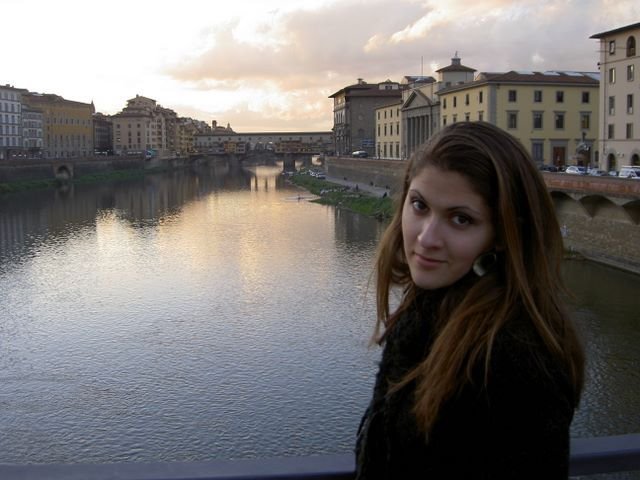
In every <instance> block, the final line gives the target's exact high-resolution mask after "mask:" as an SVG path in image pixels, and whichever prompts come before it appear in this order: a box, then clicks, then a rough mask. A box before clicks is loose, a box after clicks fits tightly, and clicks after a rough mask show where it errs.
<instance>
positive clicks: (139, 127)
mask: <svg viewBox="0 0 640 480" xmlns="http://www.w3.org/2000/svg"><path fill="white" fill-rule="evenodd" d="M111 118H112V121H113V149H114V153H116V154H117V155H123V154H138V153H143V152H146V153H147V154H149V153H150V154H153V155H158V156H161V157H165V156H171V155H175V154H176V153H177V152H178V149H179V145H180V133H179V129H178V123H179V122H178V116H177V114H176V113H175V112H174V111H173V110H170V109H168V108H163V107H162V106H160V105H158V104H157V102H156V101H155V100H153V99H151V98H147V97H143V96H141V95H136V96H135V98H132V99H129V100H127V106H126V107H125V108H124V109H122V111H121V112H119V113H117V114H115V115H113V116H112V117H111Z"/></svg>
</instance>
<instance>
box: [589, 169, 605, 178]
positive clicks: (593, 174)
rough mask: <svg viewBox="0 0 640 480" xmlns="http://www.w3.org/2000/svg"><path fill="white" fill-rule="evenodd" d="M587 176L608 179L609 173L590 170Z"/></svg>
mask: <svg viewBox="0 0 640 480" xmlns="http://www.w3.org/2000/svg"><path fill="white" fill-rule="evenodd" d="M589 175H591V176H593V177H608V176H609V172H607V171H606V170H599V169H597V168H592V169H591V170H589Z"/></svg>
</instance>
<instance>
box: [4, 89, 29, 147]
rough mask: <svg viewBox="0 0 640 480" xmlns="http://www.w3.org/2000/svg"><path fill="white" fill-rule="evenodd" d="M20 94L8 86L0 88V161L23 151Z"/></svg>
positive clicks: (19, 91) (18, 90)
mask: <svg viewBox="0 0 640 480" xmlns="http://www.w3.org/2000/svg"><path fill="white" fill-rule="evenodd" d="M22 92H24V90H21V89H18V88H14V87H12V86H9V85H5V86H0V160H4V159H7V158H11V157H14V156H16V155H21V154H22V151H23V145H22V144H23V140H22Z"/></svg>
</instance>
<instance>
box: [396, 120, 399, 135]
mask: <svg viewBox="0 0 640 480" xmlns="http://www.w3.org/2000/svg"><path fill="white" fill-rule="evenodd" d="M396 135H400V122H396Z"/></svg>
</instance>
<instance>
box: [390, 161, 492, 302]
mask: <svg viewBox="0 0 640 480" xmlns="http://www.w3.org/2000/svg"><path fill="white" fill-rule="evenodd" d="M402 236H403V239H404V253H405V255H406V258H407V262H408V264H409V270H410V271H411V278H412V279H413V282H414V283H415V284H416V285H417V286H418V287H420V288H424V289H427V290H430V289H436V288H441V287H447V286H449V285H452V284H453V283H455V282H456V281H458V280H459V279H460V278H462V277H463V276H464V275H466V274H467V273H468V272H469V270H471V267H472V265H473V262H474V260H475V259H476V258H478V256H480V255H481V254H482V253H484V252H486V251H488V250H491V248H492V247H493V245H494V238H495V232H494V228H493V223H492V221H491V212H490V211H489V207H488V205H487V204H486V202H485V200H484V199H483V198H482V197H481V196H480V195H478V194H477V193H476V192H475V191H474V190H473V189H472V188H471V184H470V183H469V181H468V180H467V179H466V178H465V177H463V176H462V175H460V174H459V173H456V172H450V171H446V170H441V169H440V168H437V167H432V166H427V167H425V168H423V169H422V171H421V172H420V173H419V174H418V175H416V177H415V178H414V179H413V180H412V181H411V184H410V185H409V191H408V193H407V197H406V198H405V201H404V205H403V207H402Z"/></svg>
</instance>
